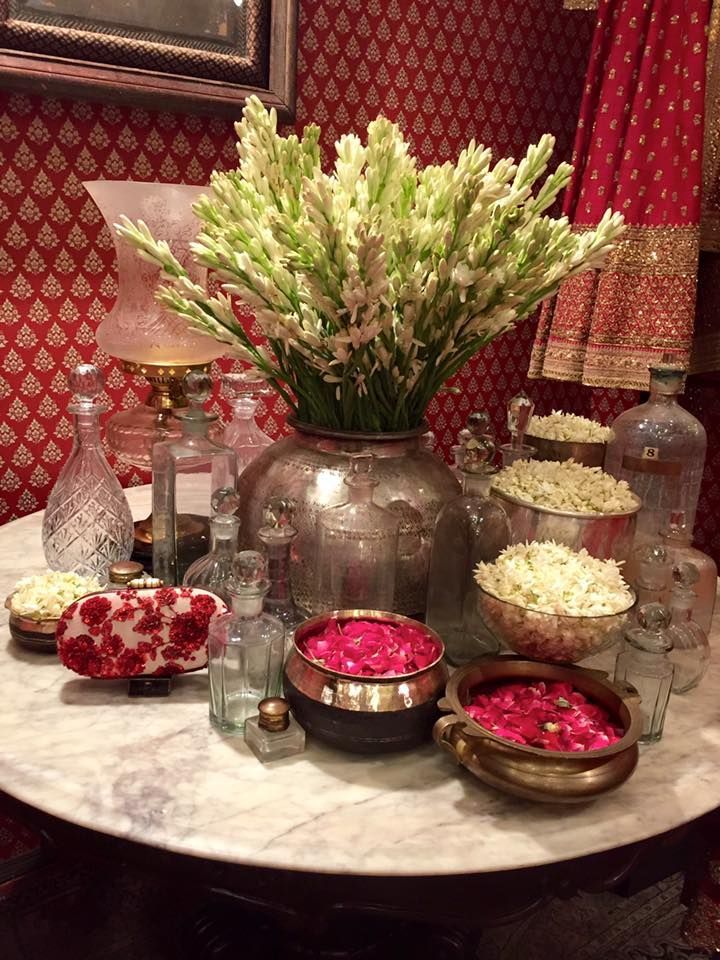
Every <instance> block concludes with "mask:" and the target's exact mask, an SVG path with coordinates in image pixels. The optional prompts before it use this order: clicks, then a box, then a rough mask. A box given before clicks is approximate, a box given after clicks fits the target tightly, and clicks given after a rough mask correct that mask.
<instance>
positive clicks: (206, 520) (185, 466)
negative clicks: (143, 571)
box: [152, 371, 237, 586]
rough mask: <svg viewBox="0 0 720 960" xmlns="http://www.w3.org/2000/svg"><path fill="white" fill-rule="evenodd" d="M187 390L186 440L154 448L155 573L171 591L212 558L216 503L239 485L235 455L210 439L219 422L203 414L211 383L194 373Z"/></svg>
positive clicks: (183, 417) (187, 379)
mask: <svg viewBox="0 0 720 960" xmlns="http://www.w3.org/2000/svg"><path fill="white" fill-rule="evenodd" d="M183 387H184V390H185V395H186V397H187V399H188V402H189V407H188V409H187V410H185V411H183V412H182V413H179V414H177V417H178V419H179V420H180V423H181V426H182V435H181V437H180V439H179V440H166V441H163V442H161V443H156V444H155V446H154V447H153V513H152V521H153V528H152V533H153V573H154V574H155V576H156V577H160V579H161V580H163V581H164V582H165V584H166V585H167V586H175V585H177V584H181V583H182V582H183V579H184V577H185V574H186V573H187V570H188V568H189V567H190V565H191V564H192V563H194V562H195V560H198V559H200V557H202V556H204V555H205V554H206V553H207V551H208V547H209V534H210V516H211V515H212V513H213V509H212V503H213V498H215V499H216V500H217V498H218V497H219V495H220V494H221V492H222V491H225V490H228V491H234V490H235V485H236V483H237V457H236V456H235V451H234V450H231V449H230V448H229V447H226V446H223V445H222V444H220V443H216V442H215V441H214V440H212V439H211V438H210V436H209V435H208V430H209V428H210V425H211V424H212V423H213V422H214V421H215V420H217V417H216V416H215V415H214V414H209V413H206V412H205V410H204V409H203V403H204V402H205V401H206V400H207V398H208V397H209V396H210V391H211V389H212V380H211V379H210V377H209V376H208V374H207V373H202V372H200V371H192V372H191V373H188V374H187V375H186V376H185V379H184V380H183Z"/></svg>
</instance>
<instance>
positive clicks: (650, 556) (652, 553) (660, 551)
mask: <svg viewBox="0 0 720 960" xmlns="http://www.w3.org/2000/svg"><path fill="white" fill-rule="evenodd" d="M667 559H668V555H667V550H666V549H665V547H664V546H663V545H662V544H661V543H651V544H648V545H647V546H644V547H640V549H639V551H638V561H639V562H640V563H648V564H651V565H653V566H655V565H656V564H657V565H660V564H664V563H667Z"/></svg>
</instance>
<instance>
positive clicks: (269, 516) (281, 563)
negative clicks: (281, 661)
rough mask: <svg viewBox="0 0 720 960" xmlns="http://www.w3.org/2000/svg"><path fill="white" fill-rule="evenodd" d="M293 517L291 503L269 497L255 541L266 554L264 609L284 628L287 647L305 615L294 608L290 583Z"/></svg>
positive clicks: (292, 502) (293, 504)
mask: <svg viewBox="0 0 720 960" xmlns="http://www.w3.org/2000/svg"><path fill="white" fill-rule="evenodd" d="M294 515H295V501H294V500H290V498H289V497H271V498H270V499H269V500H268V502H267V503H266V504H265V506H264V508H263V526H262V527H260V529H259V530H258V539H259V540H260V542H261V543H262V544H263V546H264V547H265V553H266V554H267V559H268V580H269V581H270V589H269V590H268V592H267V596H266V597H265V604H264V609H265V611H266V613H271V614H272V615H273V616H274V617H277V618H278V620H279V621H280V622H281V623H282V625H283V626H284V627H285V640H286V643H287V644H290V643H292V638H293V635H294V633H295V628H296V627H297V626H299V625H300V624H301V623H302V622H303V620H306V619H307V617H306V615H305V613H304V612H303V611H301V610H299V609H298V608H297V607H296V606H295V601H294V599H293V594H292V586H291V584H290V553H291V551H292V545H293V543H294V541H295V538H296V537H297V530H296V529H295V527H294V526H293V525H292V523H293V517H294Z"/></svg>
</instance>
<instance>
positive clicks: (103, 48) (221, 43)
mask: <svg viewBox="0 0 720 960" xmlns="http://www.w3.org/2000/svg"><path fill="white" fill-rule="evenodd" d="M296 42H297V0H0V85H2V86H5V87H13V88H16V89H24V90H27V91H28V92H33V93H43V94H51V95H54V96H73V97H81V98H82V97H85V98H91V99H98V100H105V101H110V102H115V103H118V102H121V103H134V104H139V105H144V106H148V107H156V108H157V107H165V108H168V109H172V110H192V111H200V112H207V113H226V114H229V115H232V116H237V115H238V112H239V108H240V104H241V102H242V100H243V99H244V98H245V97H246V96H247V95H248V94H249V93H256V94H257V95H258V96H259V97H260V99H261V100H262V101H263V103H265V104H266V105H267V106H273V107H275V108H276V109H277V111H278V114H279V115H280V117H281V119H282V120H284V121H288V120H292V119H294V110H295V63H296Z"/></svg>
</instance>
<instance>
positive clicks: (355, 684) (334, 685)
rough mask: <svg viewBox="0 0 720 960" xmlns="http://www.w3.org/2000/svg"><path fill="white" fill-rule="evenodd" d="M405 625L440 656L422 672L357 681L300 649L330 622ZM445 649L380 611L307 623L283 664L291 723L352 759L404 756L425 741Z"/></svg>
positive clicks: (339, 613) (421, 627)
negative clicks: (396, 752)
mask: <svg viewBox="0 0 720 960" xmlns="http://www.w3.org/2000/svg"><path fill="white" fill-rule="evenodd" d="M331 619H335V620H339V621H341V622H342V621H348V620H375V621H379V622H382V623H395V624H406V625H408V626H411V627H413V629H415V630H418V631H419V632H421V633H424V634H425V635H426V636H428V637H431V638H432V639H433V640H434V641H435V642H436V643H437V644H438V650H439V654H438V657H437V659H436V660H435V661H433V663H431V664H428V666H427V667H424V668H423V669H422V670H417V671H415V672H414V673H407V674H404V675H403V676H399V677H358V676H353V675H350V674H346V673H339V672H338V671H335V670H330V669H328V668H327V667H323V666H321V665H320V664H319V663H316V662H315V661H313V660H311V659H310V658H309V657H307V656H306V655H305V654H304V653H303V651H302V649H301V647H302V643H303V641H304V640H305V638H307V637H309V636H312V635H313V634H315V633H317V632H318V631H320V630H322V629H323V627H324V626H325V625H326V624H327V623H328V622H329V621H330V620H331ZM444 652H445V648H444V646H443V643H442V641H441V640H440V637H438V635H437V634H436V633H435V632H434V631H433V630H431V629H430V628H429V627H426V626H425V624H422V623H419V622H418V621H417V620H411V619H410V618H409V617H403V616H400V615H399V614H395V613H386V612H384V611H381V610H336V611H334V612H332V613H323V614H321V615H320V616H317V617H313V618H312V619H311V620H306V621H305V622H304V623H303V624H301V626H300V627H298V629H297V630H296V631H295V639H294V641H293V646H292V649H291V651H290V654H289V655H288V658H287V661H286V663H285V674H284V681H283V685H284V690H285V697H286V698H287V700H288V702H289V703H290V707H291V709H292V711H293V714H294V715H295V719H296V720H297V721H298V723H300V724H301V725H302V726H303V727H305V729H306V730H307V731H308V733H310V734H311V735H312V736H315V737H317V738H318V739H319V740H324V741H325V742H326V743H329V744H331V745H332V746H334V747H337V748H339V749H340V750H348V751H351V752H352V753H387V752H390V751H394V750H406V749H409V748H411V747H414V746H417V745H418V744H420V743H423V742H424V741H426V740H429V739H430V737H431V734H432V727H433V723H434V722H435V720H436V719H437V717H438V708H437V701H438V698H439V697H440V696H441V694H442V692H443V689H444V687H445V682H446V680H447V675H448V674H447V668H446V666H445V664H444V663H443V655H444Z"/></svg>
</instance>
